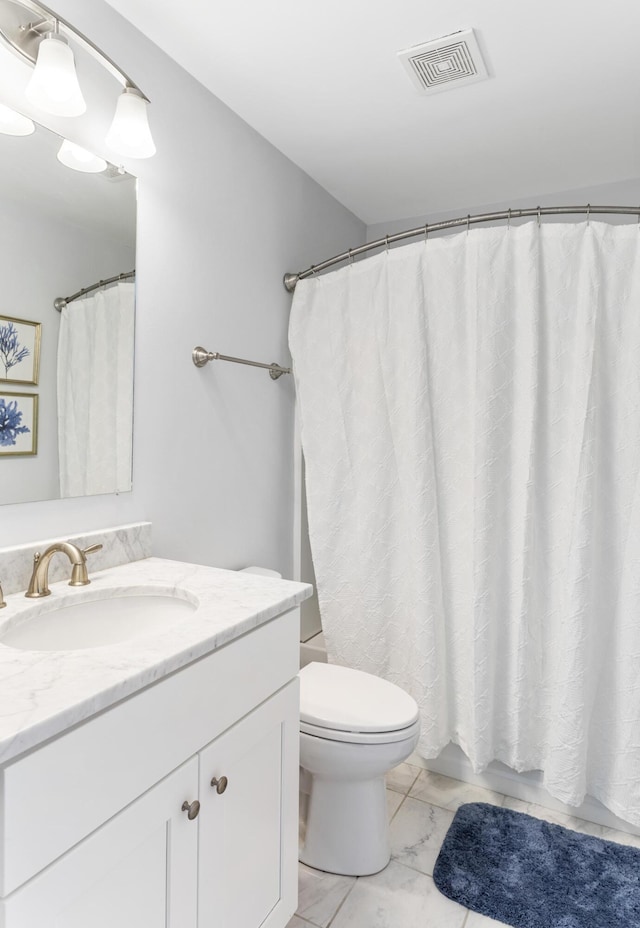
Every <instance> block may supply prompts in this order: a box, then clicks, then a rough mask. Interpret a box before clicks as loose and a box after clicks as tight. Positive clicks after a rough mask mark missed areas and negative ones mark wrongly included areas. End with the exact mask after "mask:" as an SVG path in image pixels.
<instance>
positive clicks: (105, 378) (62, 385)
mask: <svg viewBox="0 0 640 928" xmlns="http://www.w3.org/2000/svg"><path fill="white" fill-rule="evenodd" d="M134 286H135V285H134V284H133V283H130V282H119V283H118V284H116V285H115V286H113V287H109V288H107V289H104V290H98V291H96V292H95V293H92V294H90V295H88V296H86V297H84V298H83V299H80V300H76V301H74V302H73V303H70V304H69V305H68V306H65V307H64V309H63V310H62V319H61V321H60V334H59V338H58V453H59V459H60V494H61V496H63V497H66V496H84V495H87V494H94V493H117V492H124V491H126V490H130V489H131V463H132V462H131V447H132V428H133V341H134Z"/></svg>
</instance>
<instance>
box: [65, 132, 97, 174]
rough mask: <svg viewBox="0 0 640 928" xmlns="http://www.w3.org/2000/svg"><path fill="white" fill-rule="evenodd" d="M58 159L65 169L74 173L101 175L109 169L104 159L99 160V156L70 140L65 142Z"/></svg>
mask: <svg viewBox="0 0 640 928" xmlns="http://www.w3.org/2000/svg"><path fill="white" fill-rule="evenodd" d="M56 157H57V158H58V161H59V162H60V163H61V164H64V165H65V167H68V168H71V169H72V170H74V171H82V172H83V174H100V173H101V172H102V171H106V169H107V162H106V161H105V160H104V158H99V157H98V155H94V154H93V152H90V151H87V149H86V148H81V147H80V145H76V144H75V142H70V141H69V140H68V139H65V140H64V142H63V143H62V145H61V146H60V151H59V152H58V154H57V156H56Z"/></svg>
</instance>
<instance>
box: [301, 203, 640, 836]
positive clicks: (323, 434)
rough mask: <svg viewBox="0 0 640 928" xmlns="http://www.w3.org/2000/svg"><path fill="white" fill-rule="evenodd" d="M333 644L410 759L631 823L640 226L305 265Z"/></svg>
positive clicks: (511, 234)
mask: <svg viewBox="0 0 640 928" xmlns="http://www.w3.org/2000/svg"><path fill="white" fill-rule="evenodd" d="M290 345H291V351H292V354H293V358H294V368H295V377H296V384H297V389H298V399H299V409H300V420H301V429H302V443H303V449H304V455H305V462H306V479H307V499H308V508H309V523H310V536H311V548H312V554H313V561H314V565H315V570H316V576H317V582H318V594H319V599H320V608H321V614H322V621H323V626H324V630H325V635H326V640H327V647H328V651H329V655H330V659H331V660H333V661H335V662H337V663H342V664H347V665H350V666H353V667H357V668H360V669H362V670H367V671H371V672H373V673H377V674H379V675H381V676H383V677H385V678H386V679H388V680H391V681H392V682H394V683H397V684H399V685H400V686H402V687H404V688H405V689H406V690H408V691H409V692H410V693H411V694H412V695H413V696H414V698H415V699H416V700H417V702H418V704H419V706H420V710H421V716H422V737H421V741H420V744H419V748H418V750H419V752H420V753H421V754H422V755H423V756H425V757H435V756H436V755H437V754H438V753H439V751H440V750H441V749H442V748H443V747H444V746H445V745H446V744H447V743H448V742H449V741H452V742H454V743H456V744H458V745H460V747H461V748H462V749H463V750H464V751H465V753H466V754H467V755H468V757H469V758H470V760H471V762H472V764H473V766H474V769H475V770H476V771H479V770H482V769H483V768H484V767H485V766H486V765H487V764H488V763H489V762H490V761H492V760H494V759H497V760H500V761H503V762H504V763H505V764H508V765H509V766H510V767H513V768H515V769H516V770H519V771H524V770H532V769H540V770H542V771H543V772H544V784H545V786H546V788H547V789H548V790H549V792H550V793H551V794H552V795H554V796H555V797H557V798H558V799H560V800H562V801H564V802H567V803H570V804H578V803H580V802H581V800H582V799H583V797H584V795H585V793H586V792H588V793H591V794H592V795H594V796H596V797H597V798H599V799H600V800H601V801H602V802H603V803H604V804H605V805H607V806H608V807H609V808H610V809H612V810H613V811H614V812H616V813H617V814H618V815H620V816H621V817H622V818H624V819H626V820H627V821H630V822H633V823H634V824H636V825H640V231H639V230H638V228H637V226H611V225H607V224H605V223H597V222H593V221H592V222H590V223H581V224H571V225H569V224H549V225H542V227H538V224H537V223H535V222H533V223H530V224H526V225H523V226H519V227H517V228H514V227H512V228H511V229H510V230H507V229H503V228H500V229H498V228H493V229H490V228H486V229H475V230H473V231H470V232H466V233H462V234H461V235H455V236H447V237H444V238H439V239H433V240H429V241H428V242H427V243H424V242H422V243H420V244H417V245H410V246H405V247H403V248H397V249H393V250H391V251H389V252H388V253H382V254H380V255H378V256H376V257H373V258H370V259H368V260H365V261H362V262H359V263H356V264H354V265H352V266H349V267H345V268H343V269H341V270H338V271H335V272H334V273H330V274H327V275H325V276H323V277H318V278H309V279H307V280H304V281H301V282H300V283H299V284H298V286H297V288H296V292H295V299H294V306H293V312H292V320H291V328H290Z"/></svg>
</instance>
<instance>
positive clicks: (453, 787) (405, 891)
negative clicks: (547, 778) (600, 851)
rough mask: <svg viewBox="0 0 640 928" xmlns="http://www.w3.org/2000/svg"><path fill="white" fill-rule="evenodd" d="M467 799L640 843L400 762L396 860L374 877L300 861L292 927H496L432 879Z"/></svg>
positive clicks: (395, 774) (391, 805)
mask: <svg viewBox="0 0 640 928" xmlns="http://www.w3.org/2000/svg"><path fill="white" fill-rule="evenodd" d="M465 802H490V803H493V804H494V805H500V806H504V807H506V808H509V809H515V810H516V811H518V812H526V813H527V814H528V815H533V816H536V817H537V818H541V819H545V820H546V821H549V822H554V823H556V824H559V825H564V826H565V827H567V828H573V829H575V830H576V831H581V832H585V833H587V834H592V835H596V836H597V837H600V838H604V839H605V840H607V841H619V842H620V843H622V844H630V845H632V846H634V847H640V837H635V836H633V835H628V834H624V833H623V832H619V831H615V830H614V829H611V828H605V827H603V826H601V825H593V824H592V823H590V822H585V821H582V820H581V819H577V818H572V817H571V816H569V815H563V814H561V813H558V812H554V811H552V810H550V809H545V808H544V807H543V806H539V805H534V804H532V803H527V802H522V801H520V800H519V799H511V798H509V797H507V796H503V795H502V794H501V793H494V792H490V791H489V790H486V789H482V788H480V787H476V786H471V785H469V784H468V783H461V782H460V781H459V780H451V779H449V778H448V777H443V776H439V775H438V774H434V773H430V772H429V771H428V770H422V769H421V768H420V767H414V766H412V765H410V764H401V765H400V766H399V767H396V768H395V769H394V770H392V771H391V773H390V774H389V776H388V777H387V806H388V810H389V818H390V821H391V862H390V863H389V865H388V867H386V868H385V869H384V870H383V871H382V872H381V873H377V874H375V875H374V876H367V877H358V878H356V877H347V876H336V875H334V874H330V873H322V872H321V871H319V870H312V869H311V868H310V867H306V866H304V864H300V865H299V902H298V911H297V913H296V914H295V915H294V917H293V919H292V920H291V921H290V922H289V925H288V926H287V928H491V926H493V928H496V926H500V925H502V922H497V921H494V919H491V918H486V917H485V916H482V915H478V914H477V913H475V912H470V911H469V910H467V909H465V908H463V907H462V906H459V905H458V904H457V903H455V902H452V901H451V900H450V899H446V898H445V897H444V896H442V895H441V894H440V893H439V892H438V890H437V889H436V887H435V884H434V882H433V880H432V878H431V875H432V873H433V866H434V864H435V861H436V858H437V856H438V852H439V850H440V845H441V844H442V841H443V839H444V836H445V834H446V832H447V829H448V828H449V825H450V824H451V821H452V820H453V816H454V814H455V812H456V810H457V809H458V807H459V806H461V805H462V804H463V803H465Z"/></svg>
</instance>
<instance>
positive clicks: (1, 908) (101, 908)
mask: <svg viewBox="0 0 640 928" xmlns="http://www.w3.org/2000/svg"><path fill="white" fill-rule="evenodd" d="M123 763H126V759H125V758H123ZM197 785H198V762H197V758H195V757H194V758H192V759H191V760H190V761H188V762H187V763H186V764H184V765H183V766H182V767H179V768H178V769H177V770H175V771H174V772H173V773H172V774H170V776H168V777H166V779H164V780H162V781H161V782H160V783H158V784H157V785H156V786H154V787H153V788H152V789H151V790H149V792H147V793H144V794H143V795H142V796H141V797H140V798H139V799H137V800H136V801H135V802H133V803H131V805H130V806H127V808H126V809H124V810H123V811H122V812H120V813H119V814H118V815H116V816H114V818H112V819H111V820H110V821H108V822H107V823H106V824H105V825H103V826H102V827H101V828H99V829H98V830H97V831H95V832H93V834H92V835H90V836H89V837H88V838H86V839H85V840H84V841H82V842H81V843H80V844H78V845H77V846H76V847H75V848H73V849H72V850H71V851H69V852H68V853H67V854H65V855H64V856H63V857H60V858H59V859H58V860H57V861H55V862H54V863H53V864H52V865H51V866H50V867H48V868H47V869H46V870H44V871H43V872H42V873H40V874H39V875H38V876H35V877H34V878H33V879H32V880H30V881H29V882H28V883H25V885H24V886H22V887H20V889H17V890H16V891H15V892H13V893H11V895H10V896H8V897H7V898H6V899H5V900H3V901H0V926H1V928H43V926H47V928H89V926H90V928H142V926H144V928H195V926H196V903H197V884H196V878H197V877H196V874H197V848H198V839H197V824H198V823H197V820H193V821H189V820H188V818H187V814H186V813H185V812H183V811H182V810H181V806H182V804H183V802H185V800H186V801H188V802H191V801H192V800H194V799H195V797H196V789H197Z"/></svg>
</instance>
